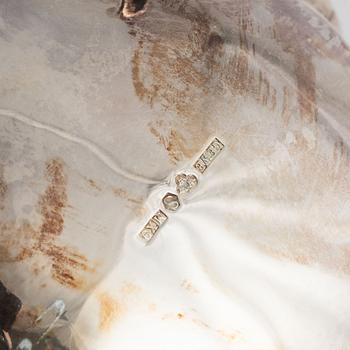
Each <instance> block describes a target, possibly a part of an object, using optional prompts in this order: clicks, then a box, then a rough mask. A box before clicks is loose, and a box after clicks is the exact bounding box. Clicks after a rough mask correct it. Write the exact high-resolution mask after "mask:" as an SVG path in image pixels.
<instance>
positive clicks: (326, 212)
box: [227, 129, 350, 275]
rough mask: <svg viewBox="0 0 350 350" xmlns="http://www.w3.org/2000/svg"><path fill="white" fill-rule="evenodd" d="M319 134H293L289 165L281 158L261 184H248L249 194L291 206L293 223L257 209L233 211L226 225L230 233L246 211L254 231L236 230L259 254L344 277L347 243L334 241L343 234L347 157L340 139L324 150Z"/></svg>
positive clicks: (348, 267) (348, 268)
mask: <svg viewBox="0 0 350 350" xmlns="http://www.w3.org/2000/svg"><path fill="white" fill-rule="evenodd" d="M320 132H321V130H319V129H315V130H314V134H315V139H314V140H315V141H310V139H309V138H306V137H305V136H304V134H303V133H300V132H294V134H293V138H294V140H293V141H289V142H288V143H287V145H286V149H287V151H288V153H289V154H290V156H291V158H292V159H293V163H292V162H284V164H283V166H281V167H279V168H278V170H276V171H271V172H270V173H269V174H268V178H266V179H265V180H264V185H263V186H261V185H260V184H259V183H258V184H256V183H255V184H251V185H248V186H249V187H248V189H249V193H253V194H254V197H255V198H256V199H257V200H259V199H261V200H262V201H264V200H268V201H271V200H275V203H276V202H277V201H278V202H281V204H282V205H281V207H282V208H283V204H284V205H287V208H291V213H292V218H293V219H292V220H293V224H291V223H290V221H289V220H284V219H283V220H282V219H281V220H278V219H274V220H270V219H269V218H268V217H269V216H268V215H262V213H261V212H259V211H258V212H247V213H242V215H243V217H241V215H240V214H231V215H230V217H229V221H228V223H227V227H228V230H230V231H231V230H232V226H234V225H237V224H238V225H239V222H240V220H246V217H247V215H249V218H250V219H249V220H250V223H251V227H252V231H251V232H241V233H238V234H239V236H240V237H241V238H242V239H244V240H248V241H249V242H250V243H252V245H253V246H255V247H257V248H258V249H259V250H261V251H262V252H263V253H265V254H267V255H269V256H272V257H273V258H277V259H282V260H289V261H291V262H295V263H298V264H301V265H307V266H318V267H321V268H323V269H326V270H329V271H335V272H337V273H339V274H346V275H348V274H350V251H349V247H348V245H346V244H344V243H341V242H337V239H340V238H339V236H340V237H341V236H342V235H343V232H342V225H345V223H344V222H343V220H344V219H343V218H342V216H341V215H340V214H339V212H341V211H342V210H343V208H344V203H347V202H348V195H349V188H350V177H349V170H348V169H349V166H350V156H349V151H348V149H347V146H346V145H344V142H342V140H338V141H336V142H334V141H333V140H330V142H331V144H329V149H328V151H327V153H325V145H324V144H320V143H318V141H317V140H318V138H320V139H322V140H325V138H326V136H324V135H319V136H318V137H317V134H318V133H320ZM332 145H333V147H332ZM315 174H316V175H315ZM257 185H258V186H257ZM271 188H273V197H271ZM282 211H283V209H282ZM293 213H294V214H293ZM276 214H277V212H276ZM294 215H295V216H294ZM254 227H255V229H254ZM256 228H258V229H256ZM262 228H264V229H262ZM238 231H239V230H238ZM253 231H254V234H251V233H252V232H253Z"/></svg>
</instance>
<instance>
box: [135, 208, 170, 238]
mask: <svg viewBox="0 0 350 350" xmlns="http://www.w3.org/2000/svg"><path fill="white" fill-rule="evenodd" d="M167 220H168V216H167V215H166V214H165V213H164V212H163V211H162V210H160V209H159V210H158V211H157V212H156V213H155V214H154V215H153V216H152V217H151V218H150V219H149V221H148V222H147V224H146V225H145V227H144V228H143V229H142V231H141V232H140V233H139V237H140V238H141V239H142V240H143V241H144V242H145V243H149V242H150V241H151V240H152V239H153V238H154V236H155V234H156V233H157V231H158V230H159V229H160V228H161V227H162V226H163V224H164V223H165V222H166V221H167Z"/></svg>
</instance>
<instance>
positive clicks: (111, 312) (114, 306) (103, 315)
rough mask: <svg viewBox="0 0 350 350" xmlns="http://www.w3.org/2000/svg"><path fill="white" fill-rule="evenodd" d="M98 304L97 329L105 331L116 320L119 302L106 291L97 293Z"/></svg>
mask: <svg viewBox="0 0 350 350" xmlns="http://www.w3.org/2000/svg"><path fill="white" fill-rule="evenodd" d="M98 300H99V304H100V311H99V330H100V331H106V330H108V329H109V328H110V327H111V325H112V324H113V323H114V322H115V321H116V319H117V318H118V315H119V313H120V305H119V302H118V301H117V300H116V299H115V298H113V297H112V296H111V295H109V294H108V293H107V292H103V293H100V294H99V295H98Z"/></svg>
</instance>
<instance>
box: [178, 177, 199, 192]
mask: <svg viewBox="0 0 350 350" xmlns="http://www.w3.org/2000/svg"><path fill="white" fill-rule="evenodd" d="M175 183H176V192H177V193H179V194H184V193H188V192H191V191H192V189H193V188H194V187H196V186H197V185H198V179H197V177H196V176H195V175H192V174H190V175H187V174H182V173H181V174H178V175H176V177H175Z"/></svg>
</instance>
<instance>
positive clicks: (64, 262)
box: [0, 159, 94, 289]
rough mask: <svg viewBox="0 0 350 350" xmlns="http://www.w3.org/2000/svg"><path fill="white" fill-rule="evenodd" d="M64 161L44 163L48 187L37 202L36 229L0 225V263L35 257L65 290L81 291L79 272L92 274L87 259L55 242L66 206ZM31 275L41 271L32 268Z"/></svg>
mask: <svg viewBox="0 0 350 350" xmlns="http://www.w3.org/2000/svg"><path fill="white" fill-rule="evenodd" d="M63 164H64V163H63V161H61V160H60V159H51V160H50V161H48V162H47V163H46V169H45V177H46V179H47V181H48V186H47V188H46V190H45V191H44V193H43V194H42V195H41V196H40V198H39V200H38V205H37V207H38V212H39V213H40V214H41V217H42V220H41V224H40V225H39V226H38V228H35V227H33V226H32V225H31V224H30V223H28V222H22V223H21V224H17V223H15V222H4V223H1V224H0V231H1V235H0V253H1V254H0V261H2V262H18V261H23V260H25V259H28V258H30V257H32V256H34V255H36V254H43V255H44V256H46V257H47V258H48V259H49V261H50V264H51V265H50V268H51V277H52V278H53V279H54V280H56V281H57V282H58V283H60V284H61V285H63V286H65V287H68V288H75V289H83V288H85V286H86V284H87V281H86V280H84V279H83V278H82V277H79V273H78V272H79V271H80V272H81V271H83V272H90V273H91V272H94V269H93V268H91V267H89V264H88V261H87V259H86V257H84V256H83V255H81V254H80V253H79V252H77V251H75V250H74V249H73V248H71V247H64V246H61V245H59V244H58V243H57V242H56V239H57V238H58V237H59V236H60V235H61V233H62V232H63V229H64V209H65V207H66V206H67V200H68V199H67V193H66V186H67V177H66V175H65V172H64V165H63ZM33 273H34V275H36V274H40V273H41V271H39V270H37V269H35V268H34V271H33Z"/></svg>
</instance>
